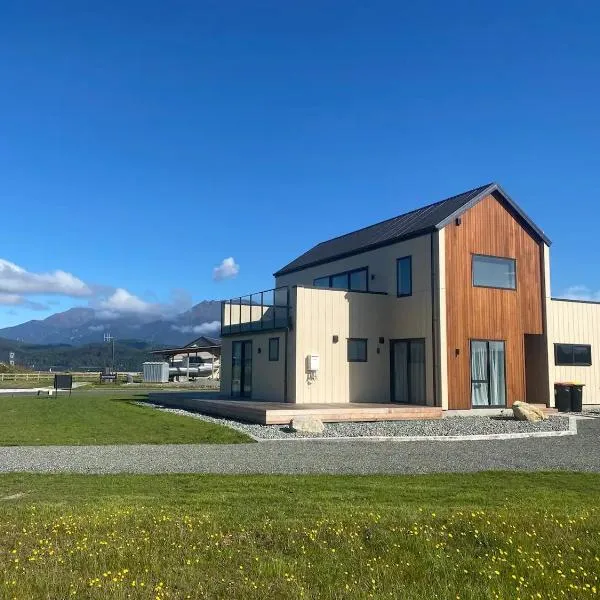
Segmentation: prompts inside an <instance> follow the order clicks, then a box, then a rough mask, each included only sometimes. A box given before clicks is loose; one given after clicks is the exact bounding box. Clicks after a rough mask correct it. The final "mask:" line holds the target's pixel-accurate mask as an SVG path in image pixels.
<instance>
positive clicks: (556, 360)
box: [554, 342, 592, 367]
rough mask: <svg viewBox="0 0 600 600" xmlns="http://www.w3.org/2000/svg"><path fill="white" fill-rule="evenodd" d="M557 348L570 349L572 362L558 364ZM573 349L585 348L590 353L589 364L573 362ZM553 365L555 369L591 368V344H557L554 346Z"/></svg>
mask: <svg viewBox="0 0 600 600" xmlns="http://www.w3.org/2000/svg"><path fill="white" fill-rule="evenodd" d="M558 346H568V347H570V348H571V355H572V357H573V362H569V363H566V362H559V361H558V352H557V350H558ZM575 348H586V349H587V350H588V351H589V353H590V362H575ZM554 365H555V366H556V367H591V366H592V345H591V344H567V343H562V342H557V343H555V344H554Z"/></svg>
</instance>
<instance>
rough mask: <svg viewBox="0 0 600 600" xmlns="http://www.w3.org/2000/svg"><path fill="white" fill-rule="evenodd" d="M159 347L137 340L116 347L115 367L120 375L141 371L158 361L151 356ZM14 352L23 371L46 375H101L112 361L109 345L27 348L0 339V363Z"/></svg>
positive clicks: (25, 345)
mask: <svg viewBox="0 0 600 600" xmlns="http://www.w3.org/2000/svg"><path fill="white" fill-rule="evenodd" d="M154 349H156V344H149V343H147V342H140V341H137V340H131V341H127V340H123V341H120V342H116V343H115V367H116V369H117V370H119V371H141V369H142V363H143V362H145V361H147V360H156V359H155V358H154V359H153V358H152V355H151V354H150V353H149V351H150V350H154ZM11 351H12V352H14V353H15V355H16V363H17V365H18V366H20V367H25V368H29V369H34V370H36V371H47V370H48V369H52V370H54V371H58V370H72V371H86V370H93V371H96V370H97V371H100V370H102V369H103V368H104V367H108V366H110V364H111V360H112V348H111V346H110V344H106V343H94V344H85V345H83V346H70V345H68V344H48V345H44V344H25V343H23V342H15V341H14V340H7V339H4V338H0V363H8V353H9V352H11Z"/></svg>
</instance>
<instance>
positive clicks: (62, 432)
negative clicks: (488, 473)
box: [0, 392, 252, 446]
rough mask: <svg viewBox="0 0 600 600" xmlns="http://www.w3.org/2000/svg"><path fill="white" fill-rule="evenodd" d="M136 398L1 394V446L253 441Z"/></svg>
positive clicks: (234, 432)
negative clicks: (159, 408) (152, 406)
mask: <svg viewBox="0 0 600 600" xmlns="http://www.w3.org/2000/svg"><path fill="white" fill-rule="evenodd" d="M136 399H139V398H137V397H136V396H134V395H127V394H125V393H119V392H114V393H113V394H110V393H108V394H107V393H97V394H94V393H93V392H81V393H74V394H73V395H72V396H70V397H69V396H68V395H66V394H65V395H59V396H58V397H54V398H53V397H47V396H46V397H37V396H14V397H8V398H7V397H4V396H0V446H16V445H35V446H46V445H69V444H73V445H85V444H201V443H215V444H233V443H240V442H249V441H252V440H251V439H250V438H249V437H247V436H245V435H243V434H241V433H239V432H237V431H235V430H233V429H229V428H228V427H221V426H220V425H215V424H212V423H207V422H205V421H201V420H199V419H192V418H189V417H182V416H178V415H173V414H169V413H164V412H161V411H158V410H155V409H153V408H151V407H149V406H139V405H136V404H134V403H133V401H134V400H136Z"/></svg>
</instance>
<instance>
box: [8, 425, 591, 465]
mask: <svg viewBox="0 0 600 600" xmlns="http://www.w3.org/2000/svg"><path fill="white" fill-rule="evenodd" d="M577 427H578V435H573V436H565V437H550V438H525V439H514V440H503V441H499V440H486V441H464V442H405V441H402V442H393V441H386V442H373V441H365V440H353V441H345V440H344V441H342V440H338V441H334V440H315V441H303V442H301V443H299V442H297V441H290V442H282V441H266V442H261V443H257V444H236V445H164V446H151V445H140V446H135V445H132V446H36V447H4V448H0V472H15V471H28V472H40V473H60V472H75V473H330V474H334V473H347V474H350V473H355V474H370V473H436V472H468V471H485V470H494V469H510V470H527V471H532V470H533V471H535V470H554V469H564V470H574V471H597V472H600V418H590V419H586V420H580V421H578V423H577Z"/></svg>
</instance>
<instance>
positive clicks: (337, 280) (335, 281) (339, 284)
mask: <svg viewBox="0 0 600 600" xmlns="http://www.w3.org/2000/svg"><path fill="white" fill-rule="evenodd" d="M331 287H332V288H335V289H338V290H347V289H348V273H340V274H339V275H333V276H332V277H331Z"/></svg>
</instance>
